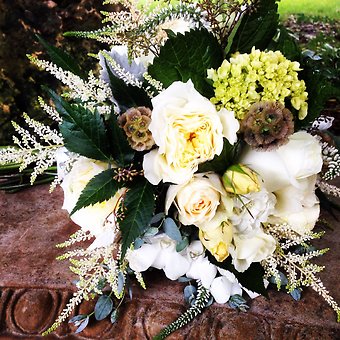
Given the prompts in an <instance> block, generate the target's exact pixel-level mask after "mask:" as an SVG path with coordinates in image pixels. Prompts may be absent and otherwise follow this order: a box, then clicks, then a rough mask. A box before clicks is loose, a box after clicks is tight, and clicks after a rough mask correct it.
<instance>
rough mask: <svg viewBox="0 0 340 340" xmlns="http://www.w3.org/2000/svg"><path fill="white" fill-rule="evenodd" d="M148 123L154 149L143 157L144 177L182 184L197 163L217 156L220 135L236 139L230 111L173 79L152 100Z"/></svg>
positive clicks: (186, 84) (233, 141) (234, 124)
mask: <svg viewBox="0 0 340 340" xmlns="http://www.w3.org/2000/svg"><path fill="white" fill-rule="evenodd" d="M152 105H153V111H152V117H151V118H152V121H151V124H150V126H149V129H150V131H151V132H152V136H153V138H154V140H155V143H156V145H157V146H158V149H155V150H152V151H151V152H149V153H148V154H146V155H145V156H144V161H143V169H144V175H145V177H146V178H147V180H148V181H149V182H150V183H152V184H154V185H156V184H158V183H159V182H160V181H161V180H163V182H170V183H174V184H182V183H185V182H187V181H188V180H190V178H191V177H192V175H193V173H194V172H196V171H197V169H198V165H199V164H200V163H203V162H206V161H209V160H211V159H213V158H214V156H215V155H219V154H220V153H221V151H222V149H223V137H226V138H227V139H228V141H229V142H230V143H231V144H234V143H235V142H236V140H237V136H236V132H237V131H238V129H239V123H238V121H237V119H236V118H235V117H234V114H233V112H230V111H227V110H225V109H222V110H221V111H219V112H217V111H216V108H215V106H214V105H213V104H212V103H211V102H210V101H209V100H208V99H207V98H205V97H203V96H202V95H201V94H200V93H199V92H197V91H196V90H195V88H194V85H193V83H192V82H191V80H189V81H188V82H187V83H183V82H179V81H177V82H174V83H173V84H171V85H170V86H169V87H168V88H167V89H166V90H165V91H163V92H161V93H160V94H159V95H157V96H156V97H155V98H153V99H152Z"/></svg>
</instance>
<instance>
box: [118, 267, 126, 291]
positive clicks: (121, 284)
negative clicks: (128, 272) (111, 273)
mask: <svg viewBox="0 0 340 340" xmlns="http://www.w3.org/2000/svg"><path fill="white" fill-rule="evenodd" d="M124 287H125V276H124V274H123V273H122V272H119V273H118V283H117V294H118V295H121V294H122V292H123V289H124Z"/></svg>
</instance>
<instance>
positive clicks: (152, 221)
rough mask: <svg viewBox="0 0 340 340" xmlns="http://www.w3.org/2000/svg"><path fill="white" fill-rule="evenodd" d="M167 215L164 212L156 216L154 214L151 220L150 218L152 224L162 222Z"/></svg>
mask: <svg viewBox="0 0 340 340" xmlns="http://www.w3.org/2000/svg"><path fill="white" fill-rule="evenodd" d="M164 217H165V214H164V212H160V213H158V214H156V215H154V216H152V218H151V220H150V224H155V223H158V222H160V221H161V220H162V219H163V218H164Z"/></svg>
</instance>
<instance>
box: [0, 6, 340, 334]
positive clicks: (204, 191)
mask: <svg viewBox="0 0 340 340" xmlns="http://www.w3.org/2000/svg"><path fill="white" fill-rule="evenodd" d="M118 3H119V4H120V6H121V7H120V8H119V9H118V10H117V11H114V12H104V13H103V15H104V16H105V19H104V23H106V25H105V26H104V27H103V28H102V29H100V30H98V31H93V32H67V33H65V36H77V37H82V38H90V39H96V40H98V41H99V42H101V43H105V44H107V45H109V47H110V49H109V50H105V49H103V50H101V51H100V52H99V53H98V54H96V55H91V56H92V57H95V58H97V59H98V63H99V66H100V70H99V71H98V72H96V71H93V72H92V71H90V72H89V74H88V75H87V74H85V72H84V71H83V70H82V69H81V68H80V67H79V66H78V64H77V63H76V62H75V61H74V60H73V59H72V58H71V57H70V56H69V55H68V54H66V53H65V52H63V51H61V50H60V49H57V48H55V47H53V46H51V45H49V44H47V43H46V42H45V41H44V40H43V39H42V38H40V37H39V40H40V42H41V43H42V44H43V46H44V47H45V48H46V50H47V52H48V54H49V55H50V57H51V59H52V62H50V61H46V60H41V59H39V58H38V57H37V56H35V55H30V56H29V58H30V60H31V61H32V62H33V63H34V64H36V65H37V66H38V67H39V68H41V69H43V70H46V71H48V72H50V73H51V74H53V75H54V76H56V78H57V79H59V80H60V81H61V82H62V83H63V84H64V85H65V87H64V91H63V93H62V94H57V93H56V92H54V91H53V90H51V89H48V88H46V89H45V90H46V93H47V94H48V96H49V98H50V102H48V101H44V100H43V99H42V98H39V103H40V105H41V107H42V109H43V110H44V111H45V112H46V113H47V114H48V115H49V116H50V117H51V118H52V119H53V120H54V121H55V122H56V123H57V125H58V129H56V130H54V129H52V128H51V127H49V126H46V125H43V124H41V123H39V122H37V121H35V120H33V119H31V118H30V117H29V116H28V115H26V114H25V115H24V118H25V120H26V123H27V124H28V127H29V128H28V129H25V128H22V127H20V126H18V125H17V124H14V126H15V129H16V131H17V132H18V134H19V136H20V138H18V137H14V142H15V143H16V145H17V146H16V147H7V148H3V149H1V150H0V163H1V164H3V169H7V170H8V169H9V170H11V169H12V167H14V168H17V167H20V170H24V169H26V168H27V167H29V166H30V165H31V164H33V165H34V167H33V168H32V169H31V171H30V175H31V183H33V182H34V181H35V180H36V179H37V178H38V177H39V178H40V176H49V175H50V172H49V171H50V169H51V167H52V166H53V165H54V164H55V163H57V171H58V174H57V176H56V178H55V180H54V182H53V183H52V189H53V188H54V187H55V186H56V185H58V184H60V185H61V187H62V188H63V191H64V205H63V208H64V209H66V210H67V211H68V212H69V214H70V218H71V219H72V220H73V221H74V222H75V223H76V224H77V225H79V231H77V232H76V233H75V234H74V235H72V236H71V237H70V239H69V240H67V241H66V242H65V243H63V244H61V245H58V246H59V247H61V248H63V247H73V246H74V245H76V244H77V245H78V248H72V249H71V250H69V251H67V252H65V253H64V254H63V255H61V256H60V259H68V260H69V261H70V263H71V266H70V269H71V270H72V271H73V272H74V273H76V274H77V275H79V280H78V281H77V284H76V285H77V289H78V291H77V293H75V295H74V296H73V297H72V299H71V300H70V302H69V304H68V305H67V307H66V309H65V310H64V311H63V312H62V313H61V315H60V316H59V318H58V319H57V320H56V322H55V324H54V325H53V326H52V327H51V328H50V329H49V330H48V331H47V332H46V334H47V333H49V332H51V331H54V330H55V329H56V328H57V327H58V326H59V325H60V324H61V323H62V322H63V321H64V320H66V319H67V318H68V317H69V315H70V314H71V312H72V310H73V308H74V307H75V306H76V305H77V304H79V303H80V302H81V301H82V300H83V299H86V300H87V299H91V298H95V297H97V296H98V297H99V298H98V300H97V303H96V305H95V309H94V312H93V313H91V314H90V315H77V316H75V317H73V318H72V319H71V320H70V322H73V323H75V324H76V325H77V326H78V329H77V332H80V331H82V330H83V329H84V328H85V327H86V325H87V323H88V321H89V318H90V316H91V315H92V314H94V317H95V318H96V319H97V320H102V319H104V318H106V317H110V318H111V321H112V322H116V320H117V315H118V309H119V306H120V305H121V303H122V301H123V300H124V298H125V297H126V294H127V292H128V291H129V280H128V277H129V276H130V275H134V276H135V277H136V279H137V280H138V282H139V283H140V285H141V286H142V287H143V288H146V283H145V282H144V280H143V275H142V274H143V272H145V271H146V270H148V269H149V268H156V269H159V270H163V271H164V273H165V275H166V276H167V277H168V278H169V279H170V280H180V281H182V282H187V283H188V286H187V287H186V289H185V290H184V295H185V298H186V299H187V301H188V302H189V303H190V307H189V309H188V310H187V312H185V313H184V314H183V315H181V316H180V317H179V318H178V319H177V320H176V321H174V322H173V323H172V324H171V325H169V326H168V327H166V328H165V329H164V330H163V331H162V332H161V333H160V334H158V335H157V336H156V337H155V339H161V338H164V337H166V336H167V335H169V334H170V333H171V332H173V331H174V330H176V329H178V328H179V327H181V326H183V325H185V324H186V323H188V322H189V321H190V320H192V319H193V318H194V317H195V316H196V315H197V314H199V313H200V312H201V311H202V310H203V309H204V308H205V307H207V306H208V305H209V304H211V303H212V301H216V303H220V304H225V303H229V304H230V305H231V306H233V307H237V308H240V309H241V310H246V309H247V305H246V300H245V299H244V298H243V297H242V295H244V296H245V295H248V296H250V297H251V298H253V297H256V296H257V295H258V294H263V295H265V294H266V289H267V286H268V285H269V284H274V285H276V286H277V289H284V290H285V291H287V293H289V294H291V295H292V296H293V297H294V298H295V299H299V298H300V295H301V291H302V287H304V286H310V287H312V288H313V289H314V290H316V291H317V292H318V293H319V294H320V295H321V296H322V297H323V298H324V299H325V300H326V301H327V302H328V303H329V305H330V306H331V307H332V308H333V309H334V311H335V312H336V313H337V314H338V317H339V316H340V309H339V306H338V304H337V303H336V302H335V301H334V299H333V298H332V297H331V296H330V295H329V293H328V292H327V290H326V288H325V287H324V286H323V284H322V282H321V281H320V279H319V278H318V276H317V273H318V272H320V271H321V270H322V267H320V266H317V265H315V264H313V263H311V262H310V260H311V259H313V258H314V257H317V256H320V255H322V254H323V253H325V252H326V251H327V249H322V250H316V249H315V248H313V247H311V245H310V241H311V240H313V239H315V238H319V237H320V236H321V235H322V233H317V232H313V228H314V226H315V224H316V223H317V220H318V217H319V212H320V205H319V199H318V197H317V195H316V188H317V191H319V192H320V193H323V196H327V195H330V194H333V195H335V196H337V197H340V190H339V189H338V188H337V187H335V186H334V185H331V184H329V183H328V181H329V180H331V179H334V178H335V177H337V176H339V174H340V161H339V159H340V157H339V152H338V150H337V148H336V147H335V146H334V145H332V144H331V143H330V140H331V139H332V138H331V134H330V133H328V132H327V129H328V128H329V127H330V126H331V124H332V119H331V118H329V117H324V116H320V111H321V109H322V107H323V105H324V102H325V100H326V99H327V98H328V97H330V96H331V95H333V94H334V93H336V90H335V89H334V88H333V87H332V86H331V84H330V83H329V82H327V81H324V80H323V79H322V77H321V76H320V73H318V72H317V67H316V65H315V63H317V60H312V59H311V58H309V57H308V56H307V57H306V56H305V57H303V55H302V53H301V51H300V49H299V47H298V45H297V44H296V42H295V40H294V37H293V36H292V35H291V34H289V32H287V31H286V30H285V29H284V28H283V27H280V26H279V25H278V14H277V4H276V1H275V0H230V1H223V0H197V1H165V0H164V1H128V0H122V1H114V0H107V1H105V2H104V4H112V5H118ZM325 136H327V137H328V138H325ZM47 178H49V177H47ZM85 241H86V242H85ZM89 241H91V244H90V245H89V246H88V244H89ZM108 289H109V290H110V291H111V292H110V293H109V294H107V291H108ZM119 300H120V301H119Z"/></svg>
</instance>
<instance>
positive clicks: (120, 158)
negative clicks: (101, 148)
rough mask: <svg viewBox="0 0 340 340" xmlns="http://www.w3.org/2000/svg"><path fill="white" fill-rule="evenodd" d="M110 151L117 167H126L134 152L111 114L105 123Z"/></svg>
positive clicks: (115, 118)
mask: <svg viewBox="0 0 340 340" xmlns="http://www.w3.org/2000/svg"><path fill="white" fill-rule="evenodd" d="M107 130H108V136H109V141H110V146H111V147H110V149H111V152H112V156H113V159H114V160H115V162H116V163H117V165H118V166H122V167H124V166H126V165H128V164H130V163H131V162H132V160H133V157H134V155H135V152H134V151H133V150H132V148H131V147H130V145H129V143H128V141H127V139H126V135H125V133H124V131H123V129H122V128H121V127H120V126H119V125H118V121H117V117H116V115H115V114H114V113H111V115H110V118H109V119H108V121H107Z"/></svg>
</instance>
